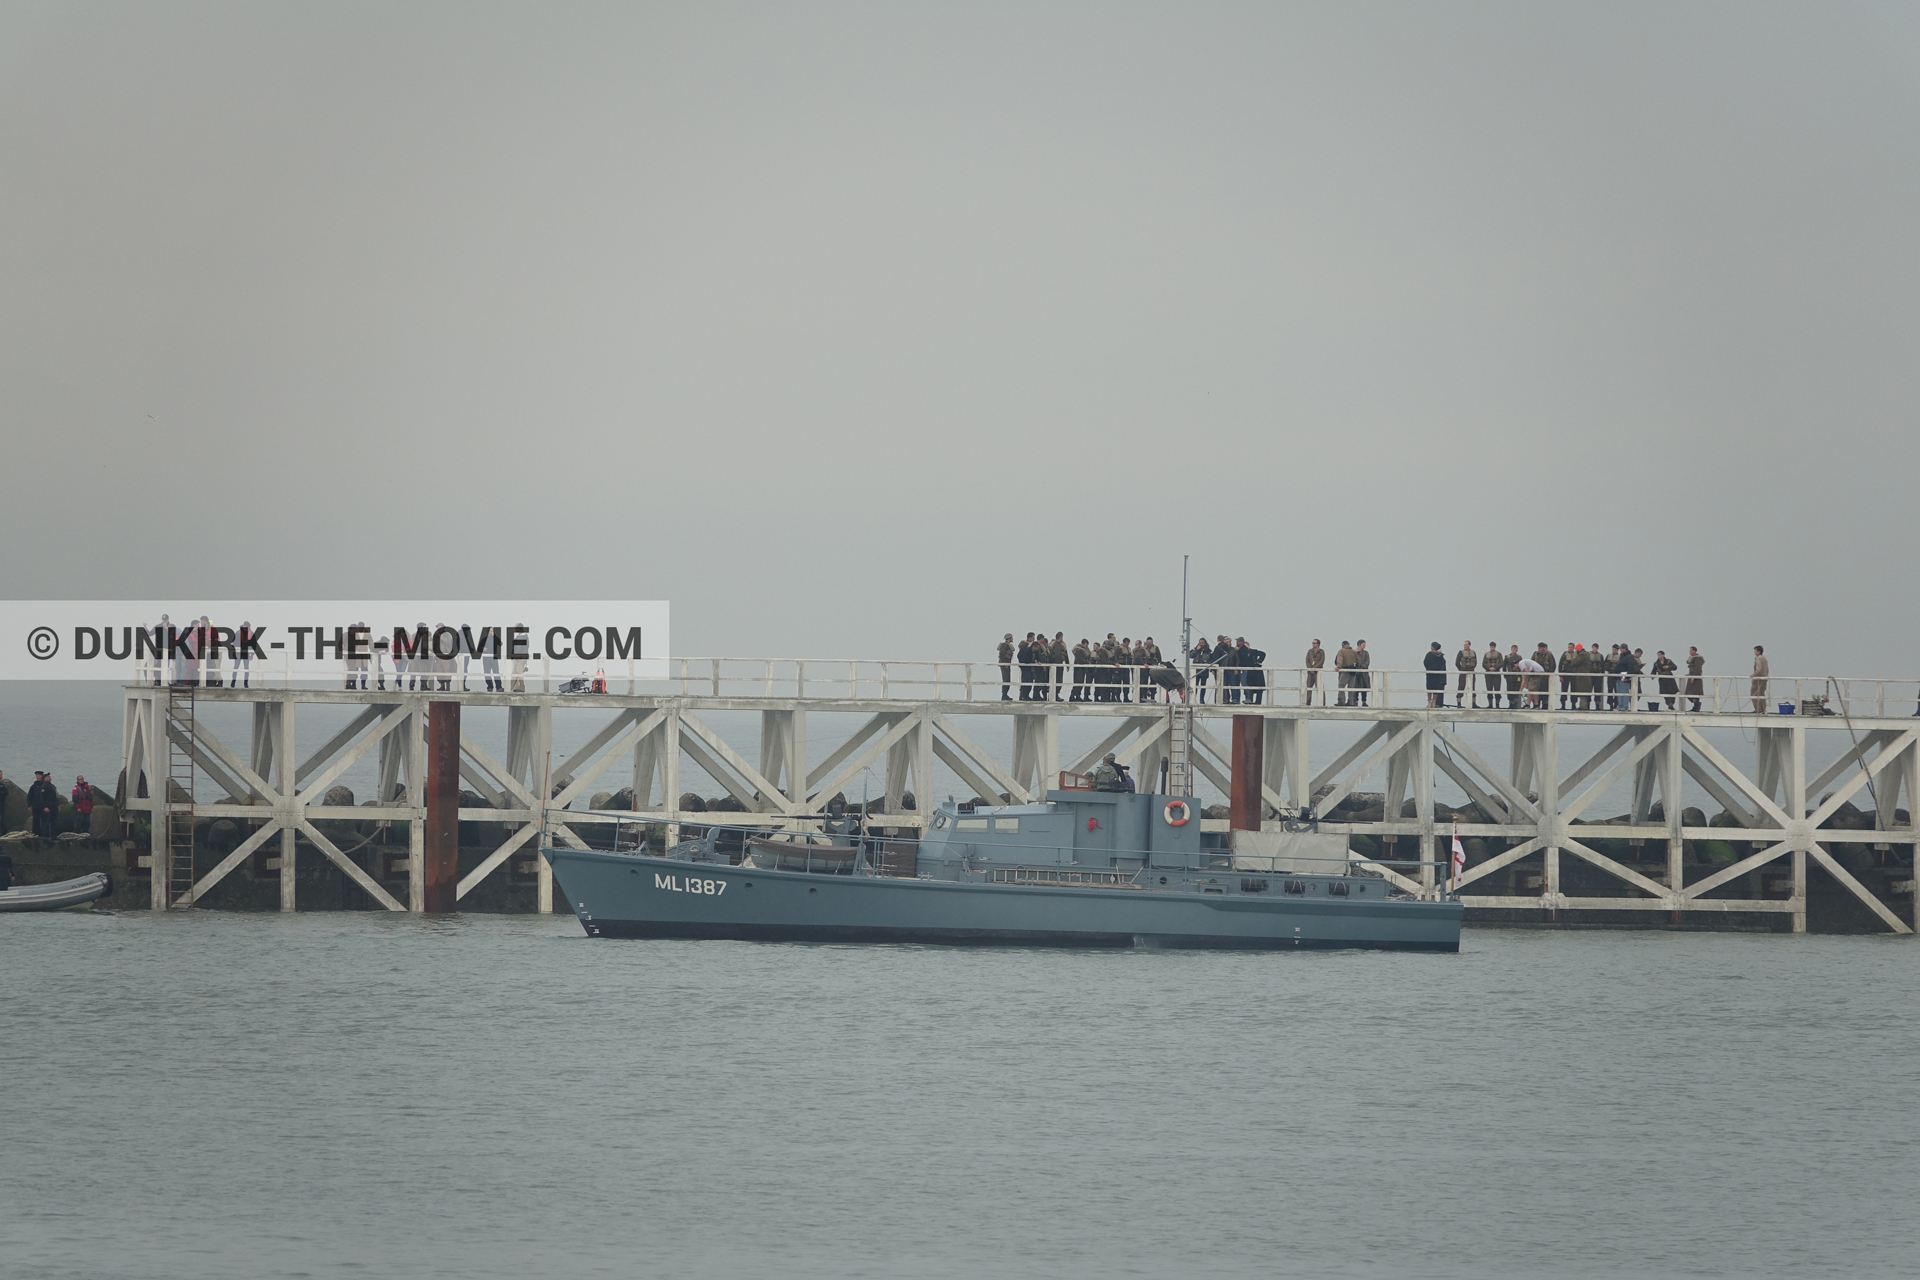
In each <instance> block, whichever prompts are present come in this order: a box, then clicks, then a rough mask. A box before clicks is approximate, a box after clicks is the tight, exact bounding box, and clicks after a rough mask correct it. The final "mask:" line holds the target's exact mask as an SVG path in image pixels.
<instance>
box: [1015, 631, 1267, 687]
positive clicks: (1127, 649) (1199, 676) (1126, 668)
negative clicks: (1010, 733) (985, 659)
mask: <svg viewBox="0 0 1920 1280" xmlns="http://www.w3.org/2000/svg"><path fill="white" fill-rule="evenodd" d="M1179 652H1180V651H1179V649H1178V647H1176V648H1175V650H1174V653H1175V656H1179ZM995 656H996V658H997V660H998V662H999V664H1000V699H1001V701H1003V702H1012V701H1015V696H1014V692H1013V690H1014V688H1015V685H1016V681H1015V680H1014V671H1015V669H1016V668H1017V669H1018V670H1019V677H1020V678H1019V680H1018V682H1017V684H1018V688H1019V691H1020V692H1019V697H1018V701H1021V702H1132V701H1133V700H1134V698H1135V696H1136V693H1137V695H1138V697H1139V699H1140V700H1141V701H1143V702H1153V701H1157V700H1158V699H1159V697H1160V695H1161V694H1162V693H1163V692H1164V693H1166V694H1167V695H1168V696H1180V697H1184V696H1186V693H1187V678H1186V676H1185V675H1183V674H1182V673H1181V670H1180V668H1179V667H1178V666H1177V665H1175V664H1174V662H1172V661H1171V660H1170V659H1168V658H1167V657H1166V656H1165V655H1164V654H1162V653H1161V651H1160V646H1159V645H1158V644H1156V643H1154V639H1153V637H1152V636H1148V637H1147V638H1146V639H1144V640H1134V639H1133V638H1132V637H1131V636H1116V635H1115V634H1114V633H1113V632H1111V631H1109V632H1107V638H1106V639H1105V640H1101V641H1099V642H1097V643H1096V642H1094V641H1093V640H1090V639H1088V638H1086V637H1082V638H1081V640H1080V642H1079V643H1078V644H1075V645H1072V646H1069V645H1068V644H1067V634H1066V632H1064V631H1056V632H1054V633H1053V636H1052V638H1051V639H1049V638H1048V636H1047V634H1046V632H1044V631H1029V632H1027V634H1026V638H1025V639H1019V638H1016V636H1015V635H1014V633H1013V632H1011V631H1009V632H1007V633H1006V635H1004V636H1003V637H1002V638H1001V640H1000V645H999V650H998V652H997V654H996V655H995ZM1186 656H1187V658H1188V659H1189V660H1190V661H1191V662H1192V664H1193V681H1194V684H1195V685H1196V686H1197V689H1198V697H1199V699H1200V701H1202V702H1205V701H1206V699H1207V693H1208V684H1209V682H1211V681H1213V680H1214V679H1215V678H1216V676H1217V677H1218V681H1219V684H1218V691H1219V699H1220V701H1222V702H1231V703H1240V702H1260V701H1262V700H1264V698H1265V695H1266V686H1267V675H1266V671H1265V670H1264V668H1265V666H1266V662H1267V655H1266V652H1265V651H1264V650H1261V649H1255V648H1253V647H1252V646H1250V645H1249V644H1248V643H1247V641H1246V637H1245V636H1240V637H1237V638H1235V639H1231V640H1230V639H1228V638H1227V637H1226V636H1224V635H1222V636H1219V637H1217V638H1216V639H1215V640H1214V642H1213V643H1211V644H1209V643H1208V642H1207V641H1206V639H1205V638H1202V639H1201V640H1200V642H1199V643H1197V644H1196V645H1194V647H1193V650H1192V651H1191V652H1190V653H1188V654H1187V655H1186Z"/></svg>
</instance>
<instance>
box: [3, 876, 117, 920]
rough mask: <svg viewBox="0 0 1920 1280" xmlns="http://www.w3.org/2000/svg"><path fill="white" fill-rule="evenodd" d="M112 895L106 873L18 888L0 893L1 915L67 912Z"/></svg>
mask: <svg viewBox="0 0 1920 1280" xmlns="http://www.w3.org/2000/svg"><path fill="white" fill-rule="evenodd" d="M112 892H113V881H112V880H111V879H110V878H108V876H107V874H106V873H105V872H103V871H96V872H94V873H93V874H92V875H86V876H80V877H78V878H76V879H73V880H62V881H59V882H58V883H56V884H26V885H15V886H13V887H12V888H11V889H5V890H0V912H13V911H64V910H65V909H66V908H68V907H77V906H81V905H83V904H85V903H88V902H93V901H95V900H96V899H99V898H104V897H106V896H107V895H108V894H110V893H112Z"/></svg>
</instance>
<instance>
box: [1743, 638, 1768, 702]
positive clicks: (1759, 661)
mask: <svg viewBox="0 0 1920 1280" xmlns="http://www.w3.org/2000/svg"><path fill="white" fill-rule="evenodd" d="M1768 674H1769V672H1768V670H1767V651H1766V650H1765V649H1763V648H1761V647H1760V646H1759V645H1755V646H1753V687H1752V688H1750V689H1749V690H1748V691H1747V692H1748V693H1749V695H1750V696H1751V697H1752V698H1753V714H1755V715H1757V716H1758V715H1765V714H1766V711H1767V676H1768Z"/></svg>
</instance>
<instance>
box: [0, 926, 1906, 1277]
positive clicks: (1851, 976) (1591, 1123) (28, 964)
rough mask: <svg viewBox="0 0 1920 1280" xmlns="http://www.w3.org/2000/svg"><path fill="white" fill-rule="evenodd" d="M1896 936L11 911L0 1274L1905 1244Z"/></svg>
mask: <svg viewBox="0 0 1920 1280" xmlns="http://www.w3.org/2000/svg"><path fill="white" fill-rule="evenodd" d="M1915 973H1916V953H1915V951H1914V950H1913V943H1912V940H1911V939H1899V938H1877V937H1804V936H1803V937H1792V936H1782V935H1765V936H1752V935H1728V934H1709V935H1700V934H1668V933H1653V932H1649V933H1618V932H1606V933H1598V932H1564V931H1556V932H1528V931H1519V930H1513V931H1508V930H1492V929H1469V930H1468V931H1467V933H1466V935H1465V938H1464V940H1463V943H1462V948H1461V952H1460V954H1459V955H1456V956H1439V955H1399V954H1385V953H1370V952H1361V951H1351V952H1316V953H1306V954H1294V953H1279V954H1208V953H1193V952H1176V951H1138V952H1118V953H1108V952H1088V951H1044V950H1021V949H997V950H960V949H944V948H938V947H913V946H858V947H854V946H827V945H802V944H793V945H785V944H756V943H733V942H677V941H666V942H615V941H590V940H588V939H586V938H585V937H584V936H583V935H582V934H581V932H580V929H579V926H578V925H577V924H575V923H574V922H573V921H572V920H571V919H569V918H566V917H544V918H543V917H473V916H454V917H444V918H433V917H407V916H382V915H366V914H313V915H299V916H294V917H284V916H273V915H259V916H252V915H234V914H215V913H208V912H186V913H179V914H175V915H168V916H162V917H154V916H150V915H148V914H146V913H128V914H121V915H112V914H104V913H85V912H78V913H63V914H57V915H44V916H10V917H9V916H0V976H3V981H4V997H3V998H0V1080H3V1081H4V1095H3V1101H4V1107H5V1114H4V1117H0V1274H5V1275H6V1276H8V1277H12V1278H14V1280H51V1278H54V1277H60V1278H66V1277H73V1278H75V1280H78V1278H82V1277H84V1278H86V1280H94V1278H96V1277H121V1276H126V1277H182V1278H187V1277H192V1278H199V1277H282V1276H286V1277H293V1276H302V1277H332V1276H355V1277H360V1276H448V1277H496V1276H497V1277H514V1278H516V1280H518V1278H523V1277H542V1276H655V1275H660V1276H678V1275H686V1276H740V1275H764V1276H805V1277H811V1276H976V1275H995V1276H999V1275H1007V1276H1030V1275H1031V1276H1100V1277H1109V1276H1212V1275H1218V1276H1393V1277H1420V1276H1449V1277H1450V1276H1648V1277H1653V1276H1683V1275H1684V1276H1749V1275H1752V1276H1847V1277H1867V1276H1894V1275H1914V1274H1917V1273H1920V1217H1916V1215H1915V1214H1914V1212H1913V1206H1914V1203H1915V1197H1916V1193H1917V1192H1920V1141H1917V1140H1920V1108H1917V1107H1916V1105H1915V1103H1916V1085H1917V1084H1920V1070H1916V1068H1917V1067H1920V1022H1917V1021H1916V1019H1915V1017H1914V1014H1915V1012H1916V1008H1915V998H1914V981H1913V979H1914V976H1915Z"/></svg>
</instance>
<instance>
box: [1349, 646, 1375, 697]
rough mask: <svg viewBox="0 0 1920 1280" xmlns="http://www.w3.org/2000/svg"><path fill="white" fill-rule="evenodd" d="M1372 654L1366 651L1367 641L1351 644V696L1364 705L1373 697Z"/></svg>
mask: <svg viewBox="0 0 1920 1280" xmlns="http://www.w3.org/2000/svg"><path fill="white" fill-rule="evenodd" d="M1372 689H1373V655H1372V654H1370V653H1368V652H1367V642H1366V641H1365V640H1362V641H1359V642H1358V643H1356V644H1355V645H1354V646H1353V696H1354V697H1355V698H1356V699H1357V700H1358V701H1359V703H1360V705H1361V706H1363V707H1364V706H1366V705H1367V704H1368V701H1369V699H1371V698H1372V697H1373V694H1372Z"/></svg>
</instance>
